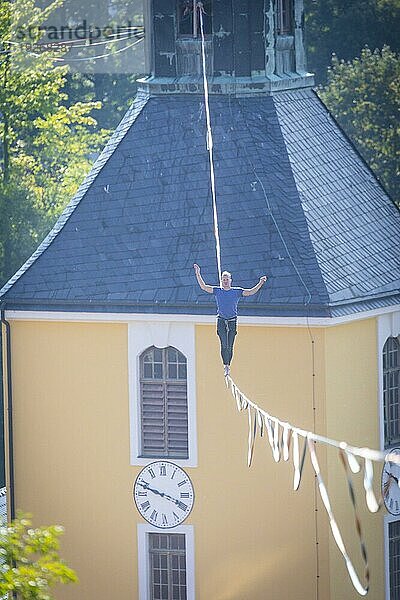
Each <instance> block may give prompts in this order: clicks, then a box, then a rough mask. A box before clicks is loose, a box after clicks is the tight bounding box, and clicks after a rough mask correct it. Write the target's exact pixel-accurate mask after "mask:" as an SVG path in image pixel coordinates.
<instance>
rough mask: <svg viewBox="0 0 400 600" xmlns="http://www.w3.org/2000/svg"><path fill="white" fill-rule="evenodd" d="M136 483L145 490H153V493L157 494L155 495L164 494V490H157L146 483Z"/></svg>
mask: <svg viewBox="0 0 400 600" xmlns="http://www.w3.org/2000/svg"><path fill="white" fill-rule="evenodd" d="M138 485H141V486H142V487H143V488H144V489H145V490H149V491H150V492H153V494H157V496H165V494H164V492H160V491H159V490H156V489H155V488H151V487H150V486H149V484H148V483H138Z"/></svg>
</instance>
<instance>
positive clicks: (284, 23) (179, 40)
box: [146, 0, 313, 95]
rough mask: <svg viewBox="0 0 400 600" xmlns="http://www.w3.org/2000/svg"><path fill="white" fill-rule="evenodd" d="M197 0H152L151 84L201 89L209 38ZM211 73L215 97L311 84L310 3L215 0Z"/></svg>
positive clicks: (161, 88) (210, 2) (210, 8)
mask: <svg viewBox="0 0 400 600" xmlns="http://www.w3.org/2000/svg"><path fill="white" fill-rule="evenodd" d="M197 5H198V1H197V0H181V1H179V0H178V1H176V0H166V1H163V0H159V1H157V0H154V1H151V2H148V3H147V4H146V7H147V10H146V21H147V26H146V30H147V31H151V32H152V33H153V35H150V36H148V38H147V55H148V70H149V72H150V73H151V75H150V77H149V78H148V79H147V80H146V81H147V83H148V85H149V88H150V89H151V90H152V91H157V92H158V93H160V92H161V93H172V92H178V91H181V92H184V93H199V92H201V91H202V84H201V74H202V66H201V39H200V38H201V36H200V23H199V16H198V11H197V10H196V6H197ZM202 6H203V9H204V13H203V15H204V17H203V19H204V33H205V36H206V53H207V60H208V64H207V71H208V75H209V76H210V79H211V84H210V91H211V92H212V93H215V94H232V93H233V94H240V95H244V94H257V93H265V92H267V93H268V92H274V91H278V90H285V89H293V88H301V87H310V86H312V85H313V76H312V75H311V74H310V73H307V69H306V61H305V52H304V16H303V1H302V0H276V1H272V0H207V1H205V2H202Z"/></svg>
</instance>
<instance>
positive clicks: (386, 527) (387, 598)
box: [383, 514, 400, 600]
mask: <svg viewBox="0 0 400 600" xmlns="http://www.w3.org/2000/svg"><path fill="white" fill-rule="evenodd" d="M394 521H400V516H394V515H390V514H388V515H385V516H384V519H383V523H384V545H385V547H384V555H385V600H390V573H389V523H393V522H394Z"/></svg>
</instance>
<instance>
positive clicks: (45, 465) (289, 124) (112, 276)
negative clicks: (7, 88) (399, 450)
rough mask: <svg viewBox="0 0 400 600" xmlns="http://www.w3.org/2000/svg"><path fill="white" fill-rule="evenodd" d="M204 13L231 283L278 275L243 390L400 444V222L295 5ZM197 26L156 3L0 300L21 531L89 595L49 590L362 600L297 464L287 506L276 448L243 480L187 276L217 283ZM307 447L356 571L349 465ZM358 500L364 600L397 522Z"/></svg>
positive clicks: (246, 599) (244, 341) (392, 581)
mask: <svg viewBox="0 0 400 600" xmlns="http://www.w3.org/2000/svg"><path fill="white" fill-rule="evenodd" d="M203 4H204V10H205V15H204V29H205V34H206V35H205V44H206V49H207V68H208V70H209V71H208V77H209V83H210V109H211V121H212V128H213V134H214V156H215V174H216V188H217V203H218V215H219V223H220V239H221V248H222V261H223V268H228V269H229V270H231V271H232V273H233V276H234V284H235V285H239V286H243V287H250V286H251V285H254V283H256V281H257V280H258V277H260V276H261V275H263V274H264V273H265V274H267V275H268V277H269V280H268V282H267V284H266V285H265V286H264V287H263V288H262V290H261V291H260V292H259V293H258V294H257V295H256V296H253V297H252V298H245V299H243V300H241V303H240V318H239V335H238V338H237V341H236V344H235V356H234V361H233V365H232V376H233V379H234V380H235V382H236V383H237V384H238V385H239V387H240V388H241V389H242V390H243V391H244V392H245V393H246V395H247V396H248V397H249V398H251V399H252V400H253V401H254V402H256V403H257V405H259V406H260V407H262V408H263V409H264V410H266V411H268V412H269V413H270V414H271V415H276V416H277V417H279V418H280V419H282V420H283V421H287V422H289V423H291V424H294V425H297V426H298V427H301V428H304V429H305V430H307V431H316V432H318V433H320V434H321V435H324V436H327V437H329V438H333V439H337V440H346V441H347V442H349V443H352V444H353V445H356V446H360V447H361V446H367V447H372V448H380V449H382V450H383V449H386V448H394V447H396V446H397V445H400V439H399V438H400V427H399V414H398V406H399V402H400V398H399V371H400V363H399V360H400V359H399V336H400V308H399V300H400V291H399V290H400V286H399V282H400V261H399V243H398V241H399V225H400V216H399V212H398V210H397V208H396V207H395V206H394V205H393V203H392V202H391V201H390V199H389V198H388V197H387V195H386V193H385V192H384V190H383V189H382V187H381V186H380V184H379V182H378V181H377V180H376V179H375V178H374V177H373V175H372V173H371V172H370V171H369V169H368V168H367V166H366V165H365V163H364V162H363V161H362V159H361V158H360V156H359V155H358V154H357V152H356V151H355V149H354V148H353V147H352V145H351V143H350V142H349V141H348V139H347V138H346V136H345V135H344V134H343V132H342V131H341V130H340V129H339V128H338V126H337V124H336V123H335V121H334V120H333V118H332V117H331V116H330V115H329V113H328V111H327V109H326V108H325V106H323V104H322V103H321V102H320V100H319V99H318V97H317V96H316V94H315V93H314V92H313V90H312V85H313V78H312V75H310V74H309V73H308V72H307V69H306V64H305V56H304V48H303V21H304V19H303V7H302V2H301V1H300V0H294V2H290V1H284V0H282V1H278V2H269V1H267V0H265V1H264V0H260V1H257V2H251V3H250V2H242V1H240V2H239V1H232V0H229V1H228V0H219V1H218V0H214V1H210V2H204V3H203ZM196 14H197V13H196V11H195V10H194V5H193V4H192V3H191V2H181V1H179V2H175V1H172V0H168V1H167V0H163V1H162V2H161V1H157V0H152V1H148V2H147V3H146V19H147V25H146V31H147V37H146V44H147V56H148V72H149V75H148V77H146V78H144V80H143V81H142V83H141V90H140V91H139V93H138V95H137V97H136V99H135V101H134V102H133V105H132V107H131V109H130V110H129V111H128V113H127V114H126V115H125V117H124V119H123V120H122V122H121V123H120V125H119V126H118V128H117V129H116V131H115V132H114V134H113V136H112V138H111V139H110V141H109V143H108V144H107V146H106V148H105V149H104V151H103V153H102V154H101V155H100V157H99V158H98V160H97V162H96V164H95V165H94V167H93V169H92V171H91V173H90V174H89V175H88V177H87V178H86V179H85V181H84V183H83V184H82V186H81V188H80V190H79V191H78V193H77V195H76V196H75V198H74V199H73V200H72V201H71V203H70V205H69V206H68V207H67V209H66V210H65V212H64V214H63V215H62V216H61V218H60V219H59V221H58V222H57V224H56V226H55V227H54V229H53V230H52V232H50V234H49V236H48V237H47V238H46V239H45V240H44V241H43V243H42V244H41V246H40V247H39V248H38V250H37V251H36V253H35V254H34V255H33V256H32V257H31V258H30V259H29V260H28V261H27V263H26V264H25V265H24V266H23V267H22V268H21V269H20V271H19V272H18V273H17V274H16V275H15V276H14V277H13V278H12V279H11V280H10V282H9V283H8V284H7V285H6V286H5V287H4V288H3V290H2V293H1V309H2V343H3V374H4V377H5V379H6V381H7V385H4V389H5V391H6V392H7V390H8V392H7V393H5V414H6V427H5V432H6V456H7V461H6V467H7V468H6V471H7V488H8V490H9V494H10V498H9V511H10V515H9V516H11V515H12V513H13V511H14V510H15V509H16V508H20V509H23V510H26V511H29V512H32V513H33V515H34V518H35V520H36V521H37V522H38V523H52V522H60V523H62V524H63V525H65V527H66V534H65V539H64V542H63V555H64V556H65V558H66V560H67V561H68V562H69V564H71V566H72V567H73V568H75V569H76V571H77V573H78V576H79V578H80V583H79V585H77V586H75V587H70V588H66V589H63V590H60V591H59V592H57V594H58V596H57V597H59V598H60V599H64V598H65V599H76V600H78V599H82V598H85V600H103V599H104V600H106V599H108V598H109V597H111V596H115V597H118V598H121V599H123V600H130V599H138V600H153V599H154V600H155V599H161V598H167V599H174V598H179V599H183V598H188V599H190V600H194V599H195V598H196V599H197V600H208V599H213V600H228V599H229V600H265V599H266V598H268V599H269V600H278V599H281V598H288V599H292V598H293V599H296V600H309V599H310V598H313V597H317V598H320V599H321V600H337V599H338V598H346V600H347V599H349V600H350V599H351V598H355V597H357V593H356V591H355V590H354V588H353V586H352V584H351V582H350V579H349V577H348V575H347V571H346V567H345V564H344V562H343V559H342V557H341V555H340V553H339V551H338V549H337V547H336V544H335V542H334V541H333V538H332V536H331V535H330V531H329V523H328V519H327V517H326V514H325V512H324V507H323V504H322V502H321V500H320V498H319V496H318V493H317V488H316V483H315V477H314V473H313V471H312V469H311V466H310V461H309V460H308V458H307V459H306V461H305V464H304V471H303V476H302V480H301V485H300V488H299V490H298V491H297V492H293V491H292V490H293V463H292V461H291V460H289V461H287V462H286V461H283V460H281V461H280V462H279V464H276V462H275V460H274V459H273V457H272V455H271V450H270V447H269V445H268V442H267V439H266V437H265V436H264V437H262V438H260V437H257V439H256V442H255V449H254V456H253V464H252V466H251V468H250V469H249V468H248V466H247V452H248V421H247V416H246V415H244V414H242V413H240V412H239V413H238V411H237V408H236V403H235V401H234V400H233V399H232V397H231V396H230V395H229V393H228V391H227V388H226V385H225V381H224V377H223V370H222V365H221V361H220V357H219V348H218V340H217V337H216V333H215V316H214V314H215V307H214V300H213V298H212V297H211V296H209V295H207V294H203V293H202V292H201V290H200V289H199V288H198V286H197V283H196V281H195V277H194V273H193V263H194V262H197V263H199V264H200V265H201V267H202V273H203V276H204V278H205V279H206V281H207V283H212V284H217V280H218V275H217V273H216V267H215V248H214V233H213V215H212V201H211V195H210V184H209V164H208V153H207V148H206V144H205V139H206V128H205V109H204V95H203V87H202V80H201V62H200V52H201V39H200V37H199V29H198V27H199V26H198V22H197V16H196ZM316 451H317V455H318V458H319V461H320V464H321V468H322V472H323V476H324V478H325V482H326V484H327V488H328V491H329V495H330V499H331V503H332V506H333V509H334V511H335V515H336V517H337V520H338V523H339V525H340V528H341V531H342V533H343V536H344V539H345V543H346V547H347V550H348V553H349V555H350V556H351V558H352V560H353V561H354V565H355V567H356V569H357V572H358V573H359V574H360V575H359V576H360V579H362V574H363V569H364V564H363V562H362V559H361V556H360V549H359V542H358V537H357V534H356V531H355V527H354V517H353V513H352V508H351V502H350V500H349V497H348V489H347V483H346V478H345V475H344V471H343V467H342V465H341V463H340V460H339V458H338V454H337V451H336V450H334V449H332V448H327V447H325V446H324V445H320V444H318V445H317V449H316ZM381 469H382V465H380V464H376V465H375V478H374V482H375V484H374V485H375V491H376V494H377V496H379V495H380V488H381ZM354 486H355V491H356V495H357V499H358V507H359V511H360V513H361V517H362V523H363V532H364V537H365V541H366V546H367V548H368V562H369V566H370V571H371V582H370V591H369V597H370V598H371V599H373V600H381V599H382V598H383V597H384V594H386V598H387V599H388V600H393V599H394V598H396V597H397V596H396V594H397V590H398V589H399V584H400V577H399V574H398V572H396V568H395V565H396V557H397V556H398V554H399V525H398V523H399V519H398V517H396V516H395V515H394V514H390V513H384V512H383V511H381V512H379V513H378V514H374V515H371V514H370V513H369V512H368V511H367V509H366V508H365V502H364V499H363V498H364V488H363V476H362V473H361V474H359V475H355V476H354ZM387 502H388V503H389V499H388V498H387ZM395 502H396V498H394V499H393V503H394V504H393V505H392V506H391V507H390V506H389V508H391V510H392V513H395V512H396V505H395ZM399 506H400V505H399Z"/></svg>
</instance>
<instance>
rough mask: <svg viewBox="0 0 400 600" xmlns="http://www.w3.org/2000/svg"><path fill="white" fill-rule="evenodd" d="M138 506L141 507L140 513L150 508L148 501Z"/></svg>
mask: <svg viewBox="0 0 400 600" xmlns="http://www.w3.org/2000/svg"><path fill="white" fill-rule="evenodd" d="M140 506H141V507H142V511H143V512H146V511H148V510H149V508H150V502H149V501H148V500H146V502H143V504H141V505H140Z"/></svg>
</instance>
